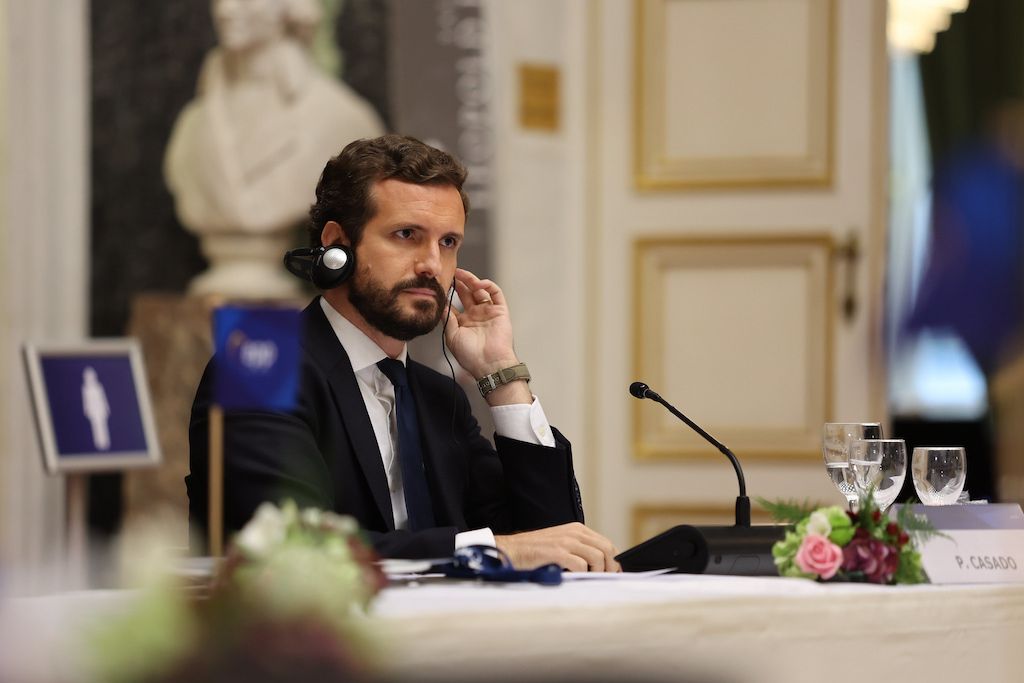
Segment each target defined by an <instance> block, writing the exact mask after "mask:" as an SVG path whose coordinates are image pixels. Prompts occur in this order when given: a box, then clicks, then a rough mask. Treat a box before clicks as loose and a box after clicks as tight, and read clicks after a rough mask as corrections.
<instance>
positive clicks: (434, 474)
mask: <svg viewBox="0 0 1024 683" xmlns="http://www.w3.org/2000/svg"><path fill="white" fill-rule="evenodd" d="M407 367H408V368H409V386H410V389H411V390H412V392H413V397H414V398H415V400H416V413H417V415H418V416H419V421H420V433H421V434H422V436H423V457H424V459H425V460H426V463H425V464H426V466H427V474H428V477H429V481H430V482H431V484H432V485H433V488H432V491H431V494H432V499H433V504H434V513H435V515H436V516H437V518H438V519H437V521H438V523H439V524H441V525H445V524H450V525H454V526H458V527H460V528H461V527H464V526H465V524H466V522H465V515H464V514H463V511H462V500H463V497H464V492H463V490H462V473H461V471H460V469H459V468H458V466H457V462H456V460H455V458H454V457H453V454H452V453H451V452H450V451H451V449H452V447H453V445H454V444H453V443H452V439H453V437H452V413H451V411H452V403H451V401H450V400H438V399H439V398H441V394H435V395H432V396H427V395H426V394H427V391H426V390H425V387H426V382H425V381H424V380H425V373H426V372H428V370H427V369H426V367H425V366H423V365H420V364H419V363H416V362H415V361H412V360H411V359H410V360H409V363H408V366H407Z"/></svg>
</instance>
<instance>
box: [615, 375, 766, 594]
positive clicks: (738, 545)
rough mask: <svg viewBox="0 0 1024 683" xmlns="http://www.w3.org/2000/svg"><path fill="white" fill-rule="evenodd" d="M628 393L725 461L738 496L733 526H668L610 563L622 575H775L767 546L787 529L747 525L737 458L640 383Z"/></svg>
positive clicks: (747, 512)
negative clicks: (655, 406) (661, 410)
mask: <svg viewBox="0 0 1024 683" xmlns="http://www.w3.org/2000/svg"><path fill="white" fill-rule="evenodd" d="M629 393H630V394H632V395H633V396H634V397H635V398H638V399H641V400H642V399H650V400H652V401H655V402H657V403H660V404H661V405H663V406H665V408H667V409H668V411H669V412H671V413H672V414H673V415H675V416H676V417H678V418H679V419H680V420H682V421H683V422H684V423H686V425H687V426H688V427H690V429H692V430H694V431H695V432H697V433H698V434H700V435H701V436H702V437H703V438H704V439H705V440H706V441H707V442H708V443H710V444H711V445H713V446H714V447H715V448H717V449H718V450H719V451H720V452H721V453H722V454H723V455H724V456H725V457H727V458H729V462H731V463H732V466H733V469H734V470H736V479H737V481H738V482H739V495H738V496H737V497H736V523H735V525H734V526H690V525H688V524H681V525H679V526H675V527H672V528H671V529H668V530H666V531H663V532H662V533H660V534H658V535H657V536H655V537H653V538H650V539H648V540H646V541H644V542H643V543H641V544H639V545H636V546H634V547H632V548H630V549H628V550H626V551H624V552H622V553H620V554H619V555H618V556H616V558H615V559H616V560H618V562H619V564H621V565H622V569H623V571H627V572H640V571H648V570H652V569H666V568H672V570H673V571H674V572H679V573H685V574H704V573H707V574H729V575H740V576H774V575H777V574H778V570H777V569H776V567H775V559H774V558H773V557H772V545H774V544H775V542H776V541H781V540H782V539H783V537H784V536H785V533H786V527H785V526H780V525H770V526H751V525H750V498H748V497H747V483H746V480H745V479H744V477H743V468H742V467H740V461H739V459H738V458H737V457H736V454H735V453H733V452H732V451H731V450H729V449H728V448H726V447H725V445H724V444H723V443H722V442H720V441H719V440H718V439H716V438H715V437H713V436H711V435H710V434H708V433H707V432H706V431H704V430H703V429H702V428H701V427H700V426H699V425H698V424H697V423H695V422H694V421H693V420H691V419H690V418H688V417H686V416H685V415H683V414H682V413H681V412H679V410H677V409H676V407H675V406H673V405H672V404H671V403H669V402H668V401H666V400H665V399H663V398H662V397H661V396H660V395H659V394H658V392H656V391H654V390H653V389H651V388H650V387H649V386H647V385H646V384H644V383H643V382H633V383H632V384H630V385H629Z"/></svg>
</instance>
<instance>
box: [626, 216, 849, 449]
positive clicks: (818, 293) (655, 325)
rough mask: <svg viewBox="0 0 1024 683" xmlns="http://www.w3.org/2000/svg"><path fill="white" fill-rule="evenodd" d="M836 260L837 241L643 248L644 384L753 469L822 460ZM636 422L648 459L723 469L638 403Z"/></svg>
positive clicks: (668, 420) (639, 327) (716, 241)
mask: <svg viewBox="0 0 1024 683" xmlns="http://www.w3.org/2000/svg"><path fill="white" fill-rule="evenodd" d="M833 248H834V246H833V241H832V238H831V237H829V236H828V235H800V236H792V237H786V236H778V237H725V238H720V237H664V238H645V239H640V240H638V241H637V242H636V244H635V248H634V277H635V281H634V295H635V301H634V305H633V330H634V339H633V367H634V369H635V376H634V379H637V380H640V381H643V382H646V383H647V384H649V385H650V386H651V387H652V388H653V389H654V390H655V391H657V392H658V393H660V394H661V395H662V396H663V397H664V398H665V399H666V400H668V401H669V402H671V403H673V404H674V405H676V407H677V408H679V410H681V411H682V412H683V413H684V414H686V415H687V416H688V417H689V418H690V419H692V420H693V421H694V422H696V423H697V424H699V425H701V426H702V427H703V428H704V429H706V430H707V431H708V432H709V433H711V434H712V435H713V436H715V437H716V438H718V439H719V440H720V441H722V442H723V443H725V444H727V445H728V446H729V447H730V448H731V449H732V450H733V451H735V452H736V453H737V454H738V455H739V456H740V457H741V458H749V459H750V460H749V461H754V460H756V459H764V458H787V459H803V460H806V461H808V462H810V461H811V459H813V458H818V457H820V454H819V448H820V430H821V425H822V423H824V422H826V421H827V420H828V418H829V415H830V413H831V409H830V405H831V395H832V393H831V378H832V376H833V367H832V365H833V360H832V324H833V323H832V320H833V303H832V301H833V299H832V296H831V292H832V266H831V262H832V258H831V256H832V251H833ZM632 417H633V443H634V445H633V451H634V454H635V456H636V457H638V458H640V459H656V460H673V459H689V458H720V457H721V455H720V454H719V453H718V452H717V451H716V450H715V449H714V448H713V447H712V446H710V445H708V444H707V443H706V442H705V441H704V440H703V439H701V437H700V436H699V435H697V434H696V433H694V432H692V431H691V430H690V429H689V428H687V427H686V426H685V425H684V424H682V423H681V422H680V421H678V420H677V419H676V418H675V417H674V416H672V415H671V414H670V413H669V412H668V411H666V410H664V409H663V408H662V407H660V406H657V405H653V404H652V403H651V402H649V401H635V402H634V404H633V414H632Z"/></svg>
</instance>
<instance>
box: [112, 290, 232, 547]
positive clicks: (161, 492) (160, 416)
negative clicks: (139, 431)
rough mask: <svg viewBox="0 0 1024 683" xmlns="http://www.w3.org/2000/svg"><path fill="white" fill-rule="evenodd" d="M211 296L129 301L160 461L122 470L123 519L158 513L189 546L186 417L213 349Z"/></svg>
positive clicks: (213, 302)
mask: <svg viewBox="0 0 1024 683" xmlns="http://www.w3.org/2000/svg"><path fill="white" fill-rule="evenodd" d="M216 303H217V299H214V298H213V297H195V296H181V295H179V294H155V293H147V294H140V295H138V296H136V297H135V299H134V300H133V301H132V311H131V318H130V320H129V323H128V334H129V335H130V336H132V337H136V338H137V339H138V340H139V343H140V345H141V346H142V354H143V359H144V360H145V365H146V380H147V381H148V382H149V391H150V395H151V396H152V400H153V417H154V420H155V422H156V426H157V430H156V431H157V434H158V435H159V439H160V450H161V452H162V453H163V462H162V463H161V464H160V466H158V467H155V468H151V469H144V470H130V471H127V472H125V474H124V489H123V495H124V524H125V525H128V524H131V523H132V522H133V521H134V520H136V519H138V518H139V517H141V516H148V515H151V514H160V515H161V526H162V531H164V532H165V533H166V534H167V537H168V538H169V539H170V540H171V541H172V542H173V543H174V545H176V546H177V545H179V544H180V545H181V546H182V547H185V548H187V547H188V497H187V496H186V495H185V475H186V474H188V471H189V466H188V452H189V451H188V421H189V414H190V412H191V410H192V400H193V399H194V398H195V394H196V387H197V386H198V385H199V378H200V377H201V376H202V374H203V368H205V367H206V363H207V362H208V361H209V360H210V355H211V354H212V353H213V342H212V339H213V334H212V329H211V322H210V321H211V312H212V311H213V308H214V306H215V305H216Z"/></svg>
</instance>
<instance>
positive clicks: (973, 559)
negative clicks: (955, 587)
mask: <svg viewBox="0 0 1024 683" xmlns="http://www.w3.org/2000/svg"><path fill="white" fill-rule="evenodd" d="M913 509H914V512H916V513H917V514H921V515H924V516H925V517H927V518H928V520H929V521H930V522H931V523H932V525H933V526H934V527H935V528H936V529H938V530H939V531H941V532H942V533H943V534H945V536H948V538H944V537H942V536H936V537H933V538H931V539H929V541H928V542H927V543H925V544H924V545H923V546H922V547H921V548H920V551H921V563H922V564H923V565H924V570H925V571H926V572H927V573H928V578H929V579H930V580H931V582H932V583H935V584H951V583H1024V512H1022V511H1021V508H1020V506H1019V505H1016V504H995V505H948V506H928V505H914V506H913Z"/></svg>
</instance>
